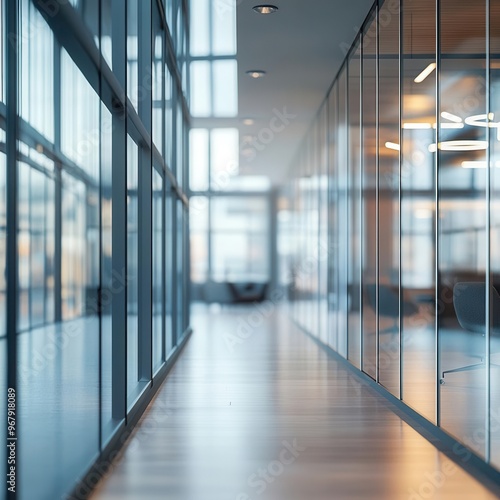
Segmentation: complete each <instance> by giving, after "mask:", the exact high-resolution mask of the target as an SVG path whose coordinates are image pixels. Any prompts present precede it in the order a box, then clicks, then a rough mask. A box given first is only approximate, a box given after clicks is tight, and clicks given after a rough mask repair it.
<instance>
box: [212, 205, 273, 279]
mask: <svg viewBox="0 0 500 500" xmlns="http://www.w3.org/2000/svg"><path fill="white" fill-rule="evenodd" d="M267 210H268V207H267V201H266V199H265V198H249V197H233V196H230V197H224V198H213V199H212V202H211V207H210V216H211V228H212V240H211V245H212V251H211V259H212V262H211V270H212V279H213V280H214V281H219V282H222V281H240V282H242V281H243V282H266V281H267V280H268V277H269V264H268V260H269V259H268V255H267V252H268V250H267V248H268V247H267V245H268V243H267V238H268V234H267V232H268V212H267Z"/></svg>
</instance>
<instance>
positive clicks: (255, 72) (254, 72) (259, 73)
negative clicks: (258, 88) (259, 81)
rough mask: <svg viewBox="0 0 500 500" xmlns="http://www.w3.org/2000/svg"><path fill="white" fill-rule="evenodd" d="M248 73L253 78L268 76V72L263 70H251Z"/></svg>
mask: <svg viewBox="0 0 500 500" xmlns="http://www.w3.org/2000/svg"><path fill="white" fill-rule="evenodd" d="M246 73H247V75H248V76H250V77H251V78H262V77H263V76H266V72H265V71H264V70H262V69H251V70H248V71H247V72H246Z"/></svg>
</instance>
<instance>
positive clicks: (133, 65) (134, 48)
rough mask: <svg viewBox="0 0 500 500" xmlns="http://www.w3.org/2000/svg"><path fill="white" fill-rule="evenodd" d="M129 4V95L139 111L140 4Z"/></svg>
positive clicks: (131, 1) (130, 2) (133, 0)
mask: <svg viewBox="0 0 500 500" xmlns="http://www.w3.org/2000/svg"><path fill="white" fill-rule="evenodd" d="M126 2H127V94H128V97H129V99H130V102H131V103H132V105H133V106H134V108H135V109H136V111H137V110H138V109H139V108H138V106H139V4H138V0H126Z"/></svg>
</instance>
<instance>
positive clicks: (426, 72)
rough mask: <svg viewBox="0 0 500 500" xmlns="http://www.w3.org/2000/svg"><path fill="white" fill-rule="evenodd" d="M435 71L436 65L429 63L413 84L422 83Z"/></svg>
mask: <svg viewBox="0 0 500 500" xmlns="http://www.w3.org/2000/svg"><path fill="white" fill-rule="evenodd" d="M435 69H436V63H431V64H429V66H427V68H425V69H424V71H422V73H420V75H418V76H417V78H415V80H414V81H415V83H422V82H423V81H424V80H425V79H426V78H427V77H428V76H429V75H430V74H431V73H432V72H433V71H434V70H435Z"/></svg>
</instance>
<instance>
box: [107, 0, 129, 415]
mask: <svg viewBox="0 0 500 500" xmlns="http://www.w3.org/2000/svg"><path fill="white" fill-rule="evenodd" d="M126 10H127V9H124V6H123V1H122V0H113V1H112V14H113V15H112V19H113V21H112V23H113V24H112V30H113V49H112V50H113V54H112V57H113V73H114V74H115V76H116V77H117V78H118V81H119V82H120V84H121V85H122V88H123V89H125V91H124V95H122V96H120V98H121V100H122V102H120V101H119V100H118V99H117V98H116V97H115V98H114V99H115V102H114V103H113V117H112V123H113V137H112V155H113V160H112V167H111V178H112V190H111V193H112V194H111V196H112V200H113V212H112V217H111V222H112V233H111V235H112V236H111V240H112V247H113V256H112V268H113V271H112V272H113V275H114V276H115V278H116V276H121V277H122V276H124V277H126V278H128V276H127V113H126V109H125V107H124V106H123V103H124V102H126V100H127V95H126V89H127V52H126V42H127V32H126V29H127V13H126ZM115 288H116V292H115V293H113V298H112V302H111V307H112V309H111V311H112V317H113V321H112V331H111V337H112V370H111V381H112V416H113V418H114V419H118V420H121V419H123V418H125V415H126V413H127V287H126V286H119V287H115Z"/></svg>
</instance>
